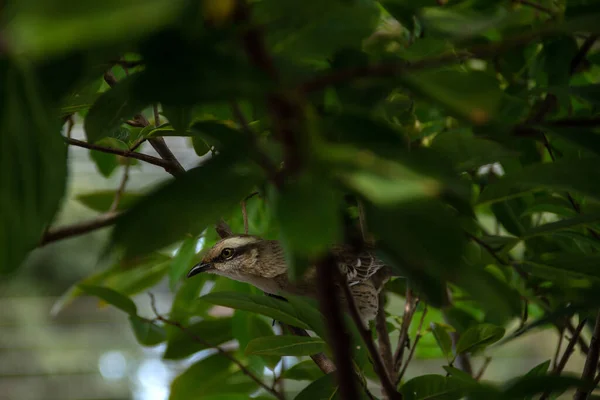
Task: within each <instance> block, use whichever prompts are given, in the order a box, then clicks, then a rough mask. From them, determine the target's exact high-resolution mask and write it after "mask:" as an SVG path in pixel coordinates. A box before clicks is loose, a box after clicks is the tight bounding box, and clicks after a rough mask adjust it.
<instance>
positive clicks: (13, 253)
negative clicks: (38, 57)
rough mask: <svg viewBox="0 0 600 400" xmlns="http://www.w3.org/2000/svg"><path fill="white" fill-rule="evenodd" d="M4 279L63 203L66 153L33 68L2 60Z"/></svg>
mask: <svg viewBox="0 0 600 400" xmlns="http://www.w3.org/2000/svg"><path fill="white" fill-rule="evenodd" d="M0 87H1V89H0V90H1V92H0V96H1V97H0V101H1V102H2V103H1V104H2V107H1V110H0V171H1V172H0V174H1V175H0V246H1V247H2V249H3V250H2V255H1V256H0V274H8V273H11V272H13V271H14V270H16V269H17V268H19V266H20V265H21V264H22V262H23V260H24V259H25V257H26V255H27V253H29V252H30V251H31V250H33V249H34V248H36V247H37V246H38V245H39V244H40V240H41V239H42V235H43V233H44V229H45V228H47V227H48V225H49V224H50V222H51V221H52V219H53V218H54V215H55V213H56V212H57V210H58V208H59V205H60V201H61V199H62V197H63V194H64V191H65V187H66V178H67V151H66V145H65V144H64V142H63V140H62V138H61V136H60V125H59V123H58V118H57V117H58V116H57V115H54V116H53V115H51V114H50V113H49V110H51V109H52V107H51V105H50V104H48V103H47V102H46V100H45V96H44V95H43V94H44V92H42V91H41V89H40V86H39V85H38V82H37V79H36V76H35V75H34V74H33V72H32V68H31V67H30V66H29V65H28V64H27V63H25V62H20V63H19V64H18V65H12V64H10V63H9V62H8V61H7V60H6V59H3V60H0Z"/></svg>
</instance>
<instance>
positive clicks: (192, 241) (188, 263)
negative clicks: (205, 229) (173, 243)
mask: <svg viewBox="0 0 600 400" xmlns="http://www.w3.org/2000/svg"><path fill="white" fill-rule="evenodd" d="M197 242H198V238H197V237H195V236H194V237H189V238H186V239H185V240H184V241H183V243H182V244H181V246H180V247H179V249H178V250H177V254H176V255H175V257H173V261H172V263H171V268H169V287H170V288H171V290H174V289H175V285H176V284H177V282H179V280H180V279H181V278H182V277H183V276H184V275H185V274H186V272H187V271H188V270H189V269H190V268H191V267H192V262H193V260H194V256H195V255H196V243H197Z"/></svg>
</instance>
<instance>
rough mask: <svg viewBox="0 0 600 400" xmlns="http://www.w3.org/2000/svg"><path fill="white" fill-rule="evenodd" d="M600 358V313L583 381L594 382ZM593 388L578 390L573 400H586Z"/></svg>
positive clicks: (582, 376)
mask: <svg viewBox="0 0 600 400" xmlns="http://www.w3.org/2000/svg"><path fill="white" fill-rule="evenodd" d="M599 356H600V312H598V314H597V315H596V323H595V324H594V332H593V333H592V340H591V341H590V350H589V351H588V354H587V357H586V359H585V365H584V366H583V372H582V374H581V380H583V381H589V382H590V383H591V382H592V381H593V380H594V376H595V374H596V369H598V358H599ZM592 389H593V388H588V389H582V388H578V389H577V392H575V395H574V396H573V400H585V399H587V398H588V396H589V394H590V392H591V391H592Z"/></svg>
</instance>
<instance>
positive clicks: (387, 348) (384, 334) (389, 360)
mask: <svg viewBox="0 0 600 400" xmlns="http://www.w3.org/2000/svg"><path fill="white" fill-rule="evenodd" d="M378 304H379V307H378V311H377V317H376V318H375V329H376V330H377V341H378V343H379V354H380V355H381V359H382V360H383V363H384V365H385V368H386V370H387V373H388V375H389V376H392V374H393V373H394V359H393V355H392V343H391V342H390V334H389V332H388V328H387V321H386V320H385V309H384V306H385V292H384V291H383V289H382V290H381V292H379V298H378Z"/></svg>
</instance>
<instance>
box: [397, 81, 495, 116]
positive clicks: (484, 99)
mask: <svg viewBox="0 0 600 400" xmlns="http://www.w3.org/2000/svg"><path fill="white" fill-rule="evenodd" d="M401 79H402V82H403V83H404V85H405V86H406V87H407V88H408V89H410V90H412V91H414V92H415V93H416V94H418V95H421V96H423V97H425V98H426V99H428V100H431V101H433V102H436V103H438V104H440V105H442V106H444V107H446V108H447V109H448V111H450V112H452V113H454V114H456V115H457V116H459V117H462V118H464V119H466V120H468V121H470V122H471V123H473V124H475V125H483V124H485V123H487V122H489V121H492V120H494V119H495V117H496V113H497V111H498V107H499V105H500V101H501V99H502V96H503V92H502V90H501V89H500V86H499V83H498V81H497V80H496V79H495V78H494V76H493V75H489V74H487V73H484V72H480V71H470V72H462V71H458V70H452V69H442V70H426V71H421V72H414V73H409V74H405V75H403V76H402V78H401Z"/></svg>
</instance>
